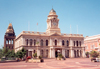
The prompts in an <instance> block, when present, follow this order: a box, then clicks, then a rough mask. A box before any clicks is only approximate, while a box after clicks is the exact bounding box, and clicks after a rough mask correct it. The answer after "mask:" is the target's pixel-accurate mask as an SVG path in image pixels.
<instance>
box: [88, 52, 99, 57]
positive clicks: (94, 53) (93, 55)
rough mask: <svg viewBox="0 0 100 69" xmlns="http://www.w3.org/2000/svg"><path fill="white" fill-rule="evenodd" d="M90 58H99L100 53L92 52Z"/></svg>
mask: <svg viewBox="0 0 100 69" xmlns="http://www.w3.org/2000/svg"><path fill="white" fill-rule="evenodd" d="M90 56H91V57H98V56H99V52H97V51H91V52H90Z"/></svg>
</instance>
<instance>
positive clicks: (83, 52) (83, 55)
mask: <svg viewBox="0 0 100 69" xmlns="http://www.w3.org/2000/svg"><path fill="white" fill-rule="evenodd" d="M82 57H85V49H84V48H82Z"/></svg>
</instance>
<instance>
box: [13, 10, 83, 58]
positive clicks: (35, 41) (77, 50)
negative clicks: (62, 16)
mask: <svg viewBox="0 0 100 69" xmlns="http://www.w3.org/2000/svg"><path fill="white" fill-rule="evenodd" d="M57 17H58V16H57V15H56V12H55V10H53V9H52V10H51V11H50V13H49V15H48V19H47V30H46V32H34V31H23V32H22V33H21V34H19V35H18V36H17V37H16V39H15V52H17V51H18V50H20V49H22V48H23V47H24V48H25V49H26V50H27V54H26V56H31V57H32V55H33V54H34V53H37V55H38V56H42V57H44V58H55V57H56V56H57V55H58V53H62V55H63V56H64V57H70V58H74V57H85V46H84V37H83V35H82V34H62V33H61V32H60V28H59V19H58V18H57Z"/></svg>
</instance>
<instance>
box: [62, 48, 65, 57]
mask: <svg viewBox="0 0 100 69" xmlns="http://www.w3.org/2000/svg"><path fill="white" fill-rule="evenodd" d="M62 55H63V56H64V57H65V49H62Z"/></svg>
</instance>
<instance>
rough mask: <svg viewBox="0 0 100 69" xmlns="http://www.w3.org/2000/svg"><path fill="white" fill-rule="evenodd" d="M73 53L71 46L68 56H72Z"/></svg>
mask: <svg viewBox="0 0 100 69" xmlns="http://www.w3.org/2000/svg"><path fill="white" fill-rule="evenodd" d="M73 56H74V54H73V50H72V47H71V48H70V58H73Z"/></svg>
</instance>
